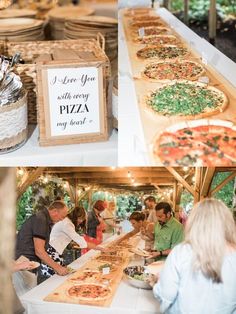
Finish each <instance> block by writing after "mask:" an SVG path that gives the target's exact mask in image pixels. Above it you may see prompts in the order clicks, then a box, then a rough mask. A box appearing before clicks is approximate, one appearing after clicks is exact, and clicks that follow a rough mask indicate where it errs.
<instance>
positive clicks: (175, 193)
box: [173, 181, 178, 212]
mask: <svg viewBox="0 0 236 314" xmlns="http://www.w3.org/2000/svg"><path fill="white" fill-rule="evenodd" d="M176 199H177V181H175V183H174V186H173V211H174V212H176V211H177V208H178V206H177V204H176Z"/></svg>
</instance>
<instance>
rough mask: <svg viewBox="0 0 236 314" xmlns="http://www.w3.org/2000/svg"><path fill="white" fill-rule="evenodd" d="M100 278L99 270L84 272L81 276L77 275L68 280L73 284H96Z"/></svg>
mask: <svg viewBox="0 0 236 314" xmlns="http://www.w3.org/2000/svg"><path fill="white" fill-rule="evenodd" d="M99 277H100V272H99V270H84V271H83V272H81V273H79V274H75V275H73V276H72V277H70V278H69V279H68V280H69V281H71V282H75V283H77V282H83V281H85V282H95V281H96V280H98V278H99Z"/></svg>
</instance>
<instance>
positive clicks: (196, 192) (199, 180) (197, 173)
mask: <svg viewBox="0 0 236 314" xmlns="http://www.w3.org/2000/svg"><path fill="white" fill-rule="evenodd" d="M202 172H203V168H201V167H196V169H195V184H194V203H197V202H199V201H200V193H201V183H202Z"/></svg>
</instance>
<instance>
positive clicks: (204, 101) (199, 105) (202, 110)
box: [145, 80, 228, 119]
mask: <svg viewBox="0 0 236 314" xmlns="http://www.w3.org/2000/svg"><path fill="white" fill-rule="evenodd" d="M227 103H228V100H227V97H226V95H225V94H224V93H223V92H222V91H220V90H219V89H217V88H215V87H213V86H207V85H206V84H203V83H198V82H192V81H185V80H182V81H176V82H172V83H169V84H165V85H163V86H162V87H160V88H158V89H157V90H155V91H153V92H151V93H150V95H148V96H146V97H145V105H146V106H147V107H148V108H149V109H151V110H152V112H155V113H157V114H160V115H163V116H168V117H170V116H175V117H181V118H185V119H198V118H203V117H207V116H210V115H215V114H218V113H220V112H222V111H224V110H225V108H226V107H227Z"/></svg>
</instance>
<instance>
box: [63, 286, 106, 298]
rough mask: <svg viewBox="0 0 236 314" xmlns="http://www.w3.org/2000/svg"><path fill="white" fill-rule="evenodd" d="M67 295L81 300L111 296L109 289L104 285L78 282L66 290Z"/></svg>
mask: <svg viewBox="0 0 236 314" xmlns="http://www.w3.org/2000/svg"><path fill="white" fill-rule="evenodd" d="M67 295H68V296H69V297H72V298H77V299H79V300H81V301H99V300H104V299H107V298H108V297H110V296H111V289H110V288H109V287H107V286H106V285H102V284H94V283H93V284H92V283H80V284H77V285H74V286H73V287H71V288H69V289H68V290H67Z"/></svg>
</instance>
